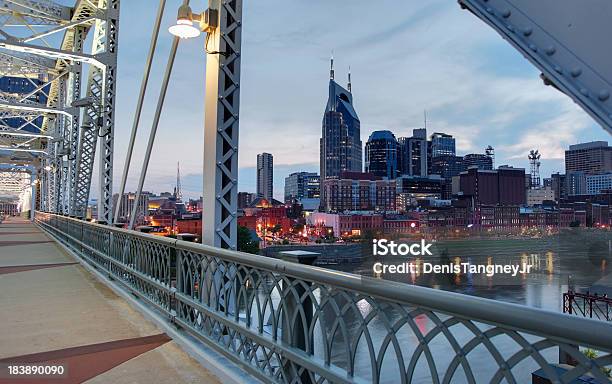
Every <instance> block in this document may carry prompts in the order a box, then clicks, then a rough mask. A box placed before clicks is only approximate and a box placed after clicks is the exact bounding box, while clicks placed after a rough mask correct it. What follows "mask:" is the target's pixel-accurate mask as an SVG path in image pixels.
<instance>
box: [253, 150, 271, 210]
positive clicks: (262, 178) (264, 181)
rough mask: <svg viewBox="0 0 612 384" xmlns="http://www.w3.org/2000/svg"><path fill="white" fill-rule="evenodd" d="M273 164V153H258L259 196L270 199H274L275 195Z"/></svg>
mask: <svg viewBox="0 0 612 384" xmlns="http://www.w3.org/2000/svg"><path fill="white" fill-rule="evenodd" d="M273 164H274V161H273V158H272V155H271V154H269V153H266V152H264V153H260V154H259V155H257V196H259V197H263V198H265V199H266V200H268V201H272V197H273V190H272V185H273V178H274V170H273Z"/></svg>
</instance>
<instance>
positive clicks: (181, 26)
mask: <svg viewBox="0 0 612 384" xmlns="http://www.w3.org/2000/svg"><path fill="white" fill-rule="evenodd" d="M168 32H170V33H171V34H173V35H174V36H176V37H180V38H181V39H191V38H194V37H198V36H200V29H199V28H197V27H196V26H194V25H193V13H192V12H191V8H190V7H189V6H188V5H186V4H183V5H181V6H180V7H179V10H178V15H177V17H176V24H175V25H173V26H171V27H170V28H168Z"/></svg>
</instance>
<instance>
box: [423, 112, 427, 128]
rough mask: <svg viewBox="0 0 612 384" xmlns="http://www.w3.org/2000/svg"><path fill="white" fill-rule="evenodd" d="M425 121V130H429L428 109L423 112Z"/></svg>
mask: <svg viewBox="0 0 612 384" xmlns="http://www.w3.org/2000/svg"><path fill="white" fill-rule="evenodd" d="M423 121H424V124H425V130H427V110H426V109H424V110H423Z"/></svg>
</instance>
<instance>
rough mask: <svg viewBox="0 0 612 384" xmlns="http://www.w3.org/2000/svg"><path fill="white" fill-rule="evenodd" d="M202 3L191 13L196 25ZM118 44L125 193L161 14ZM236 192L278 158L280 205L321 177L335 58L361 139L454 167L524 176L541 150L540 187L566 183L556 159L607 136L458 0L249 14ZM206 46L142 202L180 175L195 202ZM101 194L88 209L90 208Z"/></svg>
mask: <svg viewBox="0 0 612 384" xmlns="http://www.w3.org/2000/svg"><path fill="white" fill-rule="evenodd" d="M179 4H180V1H178V0H168V1H167V9H166V13H165V18H164V22H163V24H162V32H161V34H160V40H159V43H158V49H157V52H156V56H155V61H154V66H153V73H152V77H151V81H150V83H149V88H148V91H147V92H148V93H147V98H146V101H145V107H144V111H143V118H142V120H141V124H140V127H139V134H138V138H137V147H136V150H135V154H134V158H133V162H132V166H131V172H130V177H129V179H128V186H127V190H132V191H133V190H135V188H136V185H137V180H138V176H139V172H140V169H141V165H142V161H143V157H144V149H145V147H146V142H147V138H148V134H149V131H150V129H151V121H152V116H153V112H154V110H155V103H156V101H157V99H158V95H159V88H160V84H161V78H162V74H163V72H164V69H165V65H166V61H167V57H168V52H169V47H170V43H171V41H172V39H171V36H170V35H169V34H168V33H167V28H168V27H169V26H170V25H171V24H172V22H173V20H174V19H175V15H176V9H178V5H179ZM205 4H207V2H206V1H202V0H198V1H192V8H193V10H194V12H200V11H201V10H203V9H204V7H205ZM121 7H122V8H121V18H120V32H119V36H120V37H119V63H118V77H119V81H118V91H117V110H116V116H117V117H116V128H115V158H114V170H115V176H114V177H115V181H114V185H115V190H117V189H118V188H119V182H120V178H121V173H122V170H123V167H124V163H125V154H126V149H127V143H128V139H129V135H130V129H131V126H132V120H133V114H134V110H135V107H136V100H137V97H138V90H139V87H140V82H141V78H142V72H143V68H144V63H145V58H146V54H147V50H148V45H149V41H150V34H151V30H152V28H153V21H154V18H155V13H156V7H157V2H156V1H154V0H130V1H123V2H122V5H121ZM242 32H243V40H242V79H241V81H242V82H241V99H240V109H241V111H240V139H239V143H240V150H239V168H240V169H239V178H238V189H239V191H246V192H254V191H255V189H256V172H255V163H256V155H257V153H261V152H269V153H272V154H273V155H274V165H275V167H274V195H275V197H276V198H279V199H282V196H283V187H284V178H285V177H286V176H287V175H288V174H289V173H291V172H295V171H302V170H304V171H316V172H318V170H319V164H318V162H319V161H318V160H319V138H320V136H321V120H322V115H323V111H324V107H325V104H326V101H327V86H328V81H329V59H330V55H331V53H332V51H333V55H334V57H335V64H336V65H335V67H336V79H337V80H338V82H340V83H341V84H343V85H344V83H345V82H346V81H345V79H346V76H347V72H348V68H349V66H350V67H351V72H352V83H353V96H354V104H355V108H356V110H357V113H358V114H359V117H360V120H361V139H362V141H363V143H364V144H365V142H366V141H367V138H368V136H369V135H370V133H371V132H372V131H375V130H381V129H387V130H390V131H392V132H394V133H395V135H396V136H410V134H411V132H412V129H413V128H419V127H422V126H423V124H424V122H423V120H424V118H423V115H424V111H425V110H426V111H427V127H428V132H429V133H432V132H445V133H449V134H452V135H454V136H455V137H456V140H457V154H460V155H463V154H466V153H482V152H483V151H484V148H485V147H486V146H487V145H492V146H493V147H494V148H495V150H496V164H497V165H502V164H510V165H513V166H518V167H525V168H526V169H527V170H528V166H529V164H528V160H527V154H528V153H529V150H531V149H539V150H540V153H541V154H542V167H541V174H542V177H547V176H549V175H550V173H551V172H557V171H560V172H563V171H564V169H563V155H564V150H565V149H566V148H567V147H568V146H569V145H570V144H574V143H578V142H587V141H592V140H606V141H609V139H610V135H609V134H608V133H606V132H605V131H604V130H603V129H602V128H601V127H600V126H599V125H598V124H597V123H595V122H594V121H593V120H592V119H591V118H590V117H589V116H588V115H587V114H586V113H585V112H584V111H582V109H580V108H579V107H578V106H577V105H576V104H574V103H573V102H572V101H571V100H570V99H569V98H568V97H567V96H565V95H563V94H561V93H560V92H558V91H557V90H555V89H554V88H552V87H546V86H544V85H543V83H542V81H541V80H540V78H539V71H537V70H536V69H535V67H533V66H532V65H531V64H530V63H529V62H528V61H527V60H526V59H525V58H523V57H522V56H521V55H520V54H519V53H518V52H517V51H516V50H515V49H514V48H512V47H511V46H510V45H509V44H508V43H507V42H506V41H504V40H503V39H502V38H501V37H500V36H499V35H498V34H497V33H496V32H494V31H493V30H492V29H491V28H490V27H488V26H487V25H485V24H484V23H483V22H482V21H480V20H479V19H478V18H476V17H475V16H473V15H472V14H471V13H469V12H467V11H464V10H461V9H460V7H459V6H458V5H457V2H456V1H453V0H430V1H427V2H423V1H417V0H379V1H376V2H372V1H366V0H256V1H248V0H247V1H244V10H243V31H242ZM203 42H204V40H203V37H200V38H198V39H193V40H188V41H183V42H181V45H180V47H179V52H178V55H177V60H176V62H175V65H174V71H173V75H172V77H171V82H170V89H169V90H168V94H167V97H166V103H165V106H164V109H163V113H162V118H161V121H160V125H159V129H158V134H157V137H156V141H155V146H154V150H153V159H152V160H151V163H150V166H149V172H148V175H147V179H146V183H145V190H149V191H154V192H162V191H172V189H173V188H174V185H175V183H176V168H177V162H180V169H181V175H182V178H181V180H182V187H183V195H184V196H186V197H192V198H195V197H199V196H201V190H202V176H201V175H202V162H203V160H202V158H203V119H204V116H203V109H204V94H205V90H204V73H205V67H206V66H205V54H204V51H203ZM96 181H97V178H96V177H95V175H94V183H93V184H94V185H93V188H92V197H95V195H96V190H97V187H96Z"/></svg>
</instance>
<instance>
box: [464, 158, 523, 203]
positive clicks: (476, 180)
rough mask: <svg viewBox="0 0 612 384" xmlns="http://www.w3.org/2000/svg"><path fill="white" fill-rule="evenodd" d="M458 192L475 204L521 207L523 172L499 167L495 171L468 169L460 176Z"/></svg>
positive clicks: (517, 169) (519, 169) (520, 169)
mask: <svg viewBox="0 0 612 384" xmlns="http://www.w3.org/2000/svg"><path fill="white" fill-rule="evenodd" d="M459 182H460V191H461V192H462V193H463V195H464V196H470V197H472V198H473V199H474V203H475V204H484V205H522V204H525V201H526V195H525V170H524V169H522V168H511V167H499V168H498V169H497V170H495V171H492V170H481V169H478V168H476V167H471V168H468V170H467V171H465V172H462V173H461V175H460V180H459Z"/></svg>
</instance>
